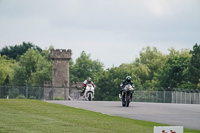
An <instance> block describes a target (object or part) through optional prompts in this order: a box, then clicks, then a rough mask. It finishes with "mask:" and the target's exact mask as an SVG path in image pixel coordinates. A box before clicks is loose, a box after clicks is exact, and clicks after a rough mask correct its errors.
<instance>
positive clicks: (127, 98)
mask: <svg viewBox="0 0 200 133" xmlns="http://www.w3.org/2000/svg"><path fill="white" fill-rule="evenodd" d="M133 92H134V88H133V86H132V85H130V84H128V85H125V87H124V89H123V91H122V97H121V101H122V106H123V107H129V103H130V102H131V101H132V98H133Z"/></svg>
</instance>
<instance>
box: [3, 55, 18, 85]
mask: <svg viewBox="0 0 200 133" xmlns="http://www.w3.org/2000/svg"><path fill="white" fill-rule="evenodd" d="M15 63H16V61H15V60H12V59H11V60H8V59H7V57H6V56H5V55H4V56H1V55H0V84H8V83H9V81H10V77H11V76H12V73H13V68H14V65H15Z"/></svg>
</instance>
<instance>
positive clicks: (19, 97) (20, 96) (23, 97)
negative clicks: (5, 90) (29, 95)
mask: <svg viewBox="0 0 200 133" xmlns="http://www.w3.org/2000/svg"><path fill="white" fill-rule="evenodd" d="M16 98H17V99H26V97H25V96H24V95H22V94H20V95H18V96H17V97H16Z"/></svg>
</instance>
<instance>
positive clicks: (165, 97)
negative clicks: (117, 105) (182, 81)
mask: <svg viewBox="0 0 200 133" xmlns="http://www.w3.org/2000/svg"><path fill="white" fill-rule="evenodd" d="M133 101H134V102H155V103H183V104H200V93H199V92H196V91H192V90H191V91H187V92H186V91H184V92H183V91H144V90H137V91H135V92H134V96H133Z"/></svg>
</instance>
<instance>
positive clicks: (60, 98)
mask: <svg viewBox="0 0 200 133" xmlns="http://www.w3.org/2000/svg"><path fill="white" fill-rule="evenodd" d="M54 100H64V98H63V97H55V98H54Z"/></svg>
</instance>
